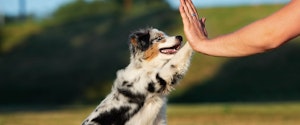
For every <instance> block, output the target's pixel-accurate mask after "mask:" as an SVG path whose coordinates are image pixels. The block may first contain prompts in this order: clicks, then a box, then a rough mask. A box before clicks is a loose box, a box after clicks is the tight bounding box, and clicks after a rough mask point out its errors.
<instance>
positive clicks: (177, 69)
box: [156, 42, 193, 92]
mask: <svg viewBox="0 0 300 125" xmlns="http://www.w3.org/2000/svg"><path fill="white" fill-rule="evenodd" d="M192 53H193V49H192V48H191V47H190V45H189V44H188V42H186V43H185V45H184V46H183V48H181V49H180V50H179V51H178V52H177V53H176V55H175V56H174V57H173V58H172V59H171V60H170V61H169V62H168V63H167V64H165V65H164V67H163V68H162V69H161V70H160V71H159V72H158V74H157V75H156V79H157V81H158V82H159V83H160V84H161V85H164V83H165V84H166V85H165V86H166V87H167V88H165V90H164V91H166V92H169V91H170V90H171V89H172V85H174V84H176V83H177V82H178V80H180V79H182V77H183V75H184V74H185V72H186V71H187V69H188V66H189V65H190V58H191V56H192Z"/></svg>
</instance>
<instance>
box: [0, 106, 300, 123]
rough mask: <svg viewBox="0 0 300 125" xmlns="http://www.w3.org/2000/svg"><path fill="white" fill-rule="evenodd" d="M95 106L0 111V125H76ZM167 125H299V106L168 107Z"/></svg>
mask: <svg viewBox="0 0 300 125" xmlns="http://www.w3.org/2000/svg"><path fill="white" fill-rule="evenodd" d="M94 107H95V106H88V107H87V106H86V107H82V106H77V107H60V108H57V109H52V110H37V109H36V110H32V111H30V110H26V111H14V109H13V108H11V109H4V108H2V109H1V110H0V111H1V113H0V125H79V124H80V123H81V121H82V120H83V119H84V118H85V117H86V116H87V115H88V114H89V113H90V112H91V111H92V110H93V108H94ZM168 124H169V125H299V124H300V103H259V104H200V105H170V106H169V108H168Z"/></svg>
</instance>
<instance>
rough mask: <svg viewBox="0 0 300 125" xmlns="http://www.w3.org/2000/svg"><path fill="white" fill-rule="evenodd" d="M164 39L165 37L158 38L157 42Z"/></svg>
mask: <svg viewBox="0 0 300 125" xmlns="http://www.w3.org/2000/svg"><path fill="white" fill-rule="evenodd" d="M162 39H164V37H161V36H159V37H157V38H156V40H157V41H161V40H162Z"/></svg>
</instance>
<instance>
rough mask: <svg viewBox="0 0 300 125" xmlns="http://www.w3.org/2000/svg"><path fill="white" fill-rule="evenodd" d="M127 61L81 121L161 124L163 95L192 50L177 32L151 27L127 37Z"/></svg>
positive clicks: (179, 76) (184, 68) (107, 124)
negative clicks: (99, 101)
mask: <svg viewBox="0 0 300 125" xmlns="http://www.w3.org/2000/svg"><path fill="white" fill-rule="evenodd" d="M129 41H130V42H129V48H130V53H131V55H130V63H129V65H128V66H127V67H126V68H125V69H121V70H119V71H117V78H116V80H115V81H114V84H113V87H112V90H111V93H110V94H109V95H107V97H106V98H105V99H104V100H103V101H102V102H101V103H100V104H99V105H98V106H97V108H96V109H95V110H94V111H93V112H92V113H91V114H90V115H89V116H88V117H87V118H86V119H85V120H84V122H83V123H82V125H165V124H167V121H166V101H167V99H166V96H167V95H168V94H169V93H170V92H171V91H172V90H173V88H174V86H175V85H176V84H177V83H178V81H179V80H180V79H182V78H183V76H184V74H185V72H186V71H187V69H188V67H189V65H190V58H191V56H192V53H193V50H192V48H191V47H190V45H189V44H188V43H187V42H186V44H185V45H184V46H183V47H181V45H182V37H181V36H168V35H166V34H165V33H164V32H162V31H159V30H158V29H155V28H145V29H141V30H137V31H135V32H133V33H132V34H131V35H130V37H129Z"/></svg>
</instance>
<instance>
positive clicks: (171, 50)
mask: <svg viewBox="0 0 300 125" xmlns="http://www.w3.org/2000/svg"><path fill="white" fill-rule="evenodd" d="M176 52H177V50H176V49H163V50H162V53H165V54H174V53H176Z"/></svg>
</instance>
